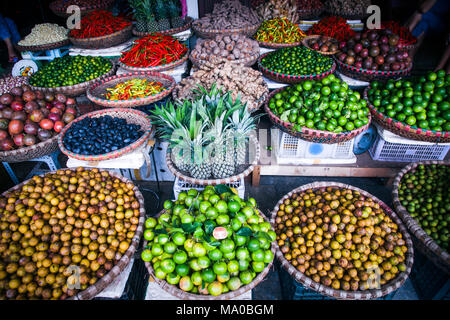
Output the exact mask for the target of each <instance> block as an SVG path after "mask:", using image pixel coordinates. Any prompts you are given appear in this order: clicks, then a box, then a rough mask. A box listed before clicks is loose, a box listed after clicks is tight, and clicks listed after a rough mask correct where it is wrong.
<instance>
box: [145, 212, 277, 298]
mask: <svg viewBox="0 0 450 320" xmlns="http://www.w3.org/2000/svg"><path fill="white" fill-rule="evenodd" d="M258 211H259V210H258ZM165 212H166V210H163V211H161V212H160V213H158V215H157V216H156V218H158V217H159V216H160V215H162V214H163V213H165ZM259 214H260V215H261V217H263V218H264V220H265V221H268V219H267V218H266V216H265V215H264V214H263V213H262V212H261V211H259ZM147 244H148V241H147V240H145V241H144V247H145V246H147ZM271 251H272V253H273V254H274V256H275V245H274V243H273V242H272V245H271ZM272 264H273V260H272V262H270V263H269V264H268V265H267V266H266V267H265V268H264V270H263V271H261V272H260V273H259V274H258V275H257V276H256V277H255V278H254V279H253V281H252V282H250V283H249V284H247V285H245V286H243V287H240V288H239V289H238V290H235V291H229V292H227V293H223V294H221V295H218V296H212V295H203V294H194V293H188V292H186V291H183V290H181V289H180V288H178V287H177V286H175V285H171V284H169V283H167V282H166V281H165V280H161V279H159V278H157V277H156V276H155V270H154V269H153V267H152V265H151V263H150V262H145V266H146V267H147V270H148V272H149V273H150V276H151V277H152V278H153V279H154V280H155V281H156V283H157V284H158V285H159V286H160V287H161V289H163V290H164V291H166V292H168V293H169V294H171V295H173V296H175V297H177V298H179V299H181V300H229V299H233V298H236V297H239V296H241V295H243V294H244V293H246V292H247V291H249V290H252V289H253V288H255V287H256V286H257V285H258V284H259V283H260V282H261V281H263V280H264V278H265V277H266V275H267V274H268V273H269V271H270V268H271V267H272Z"/></svg>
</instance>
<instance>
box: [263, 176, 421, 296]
mask: <svg viewBox="0 0 450 320" xmlns="http://www.w3.org/2000/svg"><path fill="white" fill-rule="evenodd" d="M271 223H272V226H273V227H274V229H275V232H276V233H277V242H276V249H277V251H276V256H277V258H278V259H279V261H280V262H281V266H282V267H283V268H284V269H285V270H286V271H287V272H288V273H289V274H290V275H291V276H292V277H293V278H294V279H295V280H296V281H297V282H299V283H301V284H302V285H303V286H305V287H306V288H308V289H312V290H314V291H316V292H319V293H320V294H323V295H325V296H329V297H333V298H336V299H348V300H363V299H376V298H380V297H383V296H385V295H387V294H389V293H391V292H393V291H395V290H397V289H398V288H400V287H401V286H402V285H403V283H404V282H405V280H406V279H407V278H408V276H409V274H410V272H411V269H412V265H413V243H412V240H411V238H410V236H409V234H408V232H407V230H406V228H405V227H404V226H403V224H402V221H401V220H400V219H399V218H398V217H397V216H396V214H395V213H394V212H393V211H392V210H391V209H390V208H389V207H388V206H387V205H386V204H385V203H384V202H382V201H381V200H379V199H378V198H376V197H374V196H373V195H371V194H369V193H368V192H366V191H364V190H361V189H359V188H356V187H353V186H351V185H347V184H342V183H337V182H315V183H310V184H306V185H303V186H301V187H299V188H296V189H294V190H292V191H291V192H289V193H288V194H287V195H285V196H284V197H283V198H282V199H281V200H280V201H279V202H278V203H277V205H276V206H275V208H274V210H273V211H272V216H271ZM294 240H295V241H294ZM291 241H292V243H291Z"/></svg>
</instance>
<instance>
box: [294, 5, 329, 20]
mask: <svg viewBox="0 0 450 320" xmlns="http://www.w3.org/2000/svg"><path fill="white" fill-rule="evenodd" d="M324 10H325V9H324V6H323V5H322V6H321V7H319V8H314V9H300V10H297V15H298V17H299V19H300V20H310V19H315V18H319V17H320V15H321V14H322V12H324Z"/></svg>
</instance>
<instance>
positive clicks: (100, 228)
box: [0, 168, 145, 300]
mask: <svg viewBox="0 0 450 320" xmlns="http://www.w3.org/2000/svg"><path fill="white" fill-rule="evenodd" d="M102 184H104V186H102ZM38 203H39V204H41V205H38ZM119 208H122V210H120V209H119ZM0 211H1V212H2V216H3V217H5V219H6V220H5V221H4V223H6V226H7V228H9V227H8V226H9V224H11V226H13V225H14V224H16V225H17V224H18V228H19V230H22V231H24V233H23V234H22V233H17V235H11V236H10V237H11V239H12V240H13V241H9V242H5V243H4V244H3V246H2V250H1V251H0V258H1V261H2V264H3V263H4V264H5V267H6V266H7V269H6V270H8V273H6V272H5V271H2V272H3V273H4V274H3V276H2V280H0V281H1V282H2V286H1V289H0V297H1V298H2V299H5V298H6V299H32V298H37V299H77V300H79V299H82V300H85V299H92V298H94V297H95V296H96V295H97V294H98V293H100V292H101V291H102V290H103V289H105V288H106V287H107V286H108V285H109V284H110V283H111V282H112V281H113V280H114V279H115V278H116V277H117V276H118V275H119V274H120V273H121V272H122V271H123V270H124V269H125V267H126V266H127V265H128V263H129V262H130V261H131V260H132V258H133V255H134V253H135V251H136V248H137V246H138V245H139V240H140V236H141V234H142V231H143V225H144V220H145V219H144V216H145V208H144V197H143V196H142V194H141V192H140V191H139V189H138V188H137V187H136V186H135V185H134V184H133V183H132V182H131V181H130V180H128V179H126V178H124V177H122V176H120V175H119V174H117V173H114V172H108V171H105V170H99V169H97V168H94V169H85V168H73V169H67V168H66V169H60V170H57V171H53V172H50V173H47V174H45V175H40V176H34V177H33V178H31V179H29V180H27V181H25V182H23V183H21V184H19V185H17V186H15V187H13V188H11V189H9V190H8V191H6V192H4V193H3V194H2V195H1V197H0ZM12 221H18V222H17V223H13V222H12ZM81 230H83V231H81ZM5 239H8V238H5ZM14 239H17V240H14ZM25 239H32V241H31V242H30V241H27V246H26V247H23V249H22V248H19V249H20V253H19V250H14V251H12V250H13V247H14V244H16V245H19V246H21V244H25V243H24V240H25ZM16 249H17V248H16ZM21 270H22V271H23V270H25V272H20V271H21ZM74 271H78V272H79V273H78V274H79V278H78V279H77V278H76V276H75V275H73V274H74ZM77 280H79V284H80V287H79V289H70V288H68V285H70V284H73V285H75V284H76V283H77ZM24 289H25V290H24Z"/></svg>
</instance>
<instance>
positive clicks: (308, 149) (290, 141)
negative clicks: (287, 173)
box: [276, 132, 356, 164]
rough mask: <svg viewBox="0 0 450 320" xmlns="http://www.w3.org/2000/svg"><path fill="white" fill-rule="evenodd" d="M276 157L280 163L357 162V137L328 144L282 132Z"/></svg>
mask: <svg viewBox="0 0 450 320" xmlns="http://www.w3.org/2000/svg"><path fill="white" fill-rule="evenodd" d="M280 133H281V136H280V138H279V144H278V150H277V152H276V158H277V163H278V164H348V163H355V162H356V156H355V155H354V153H353V143H354V141H355V139H351V140H349V141H346V142H341V143H335V144H326V143H314V142H309V141H306V140H302V139H299V138H296V137H294V136H291V135H290V134H287V133H285V132H280Z"/></svg>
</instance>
